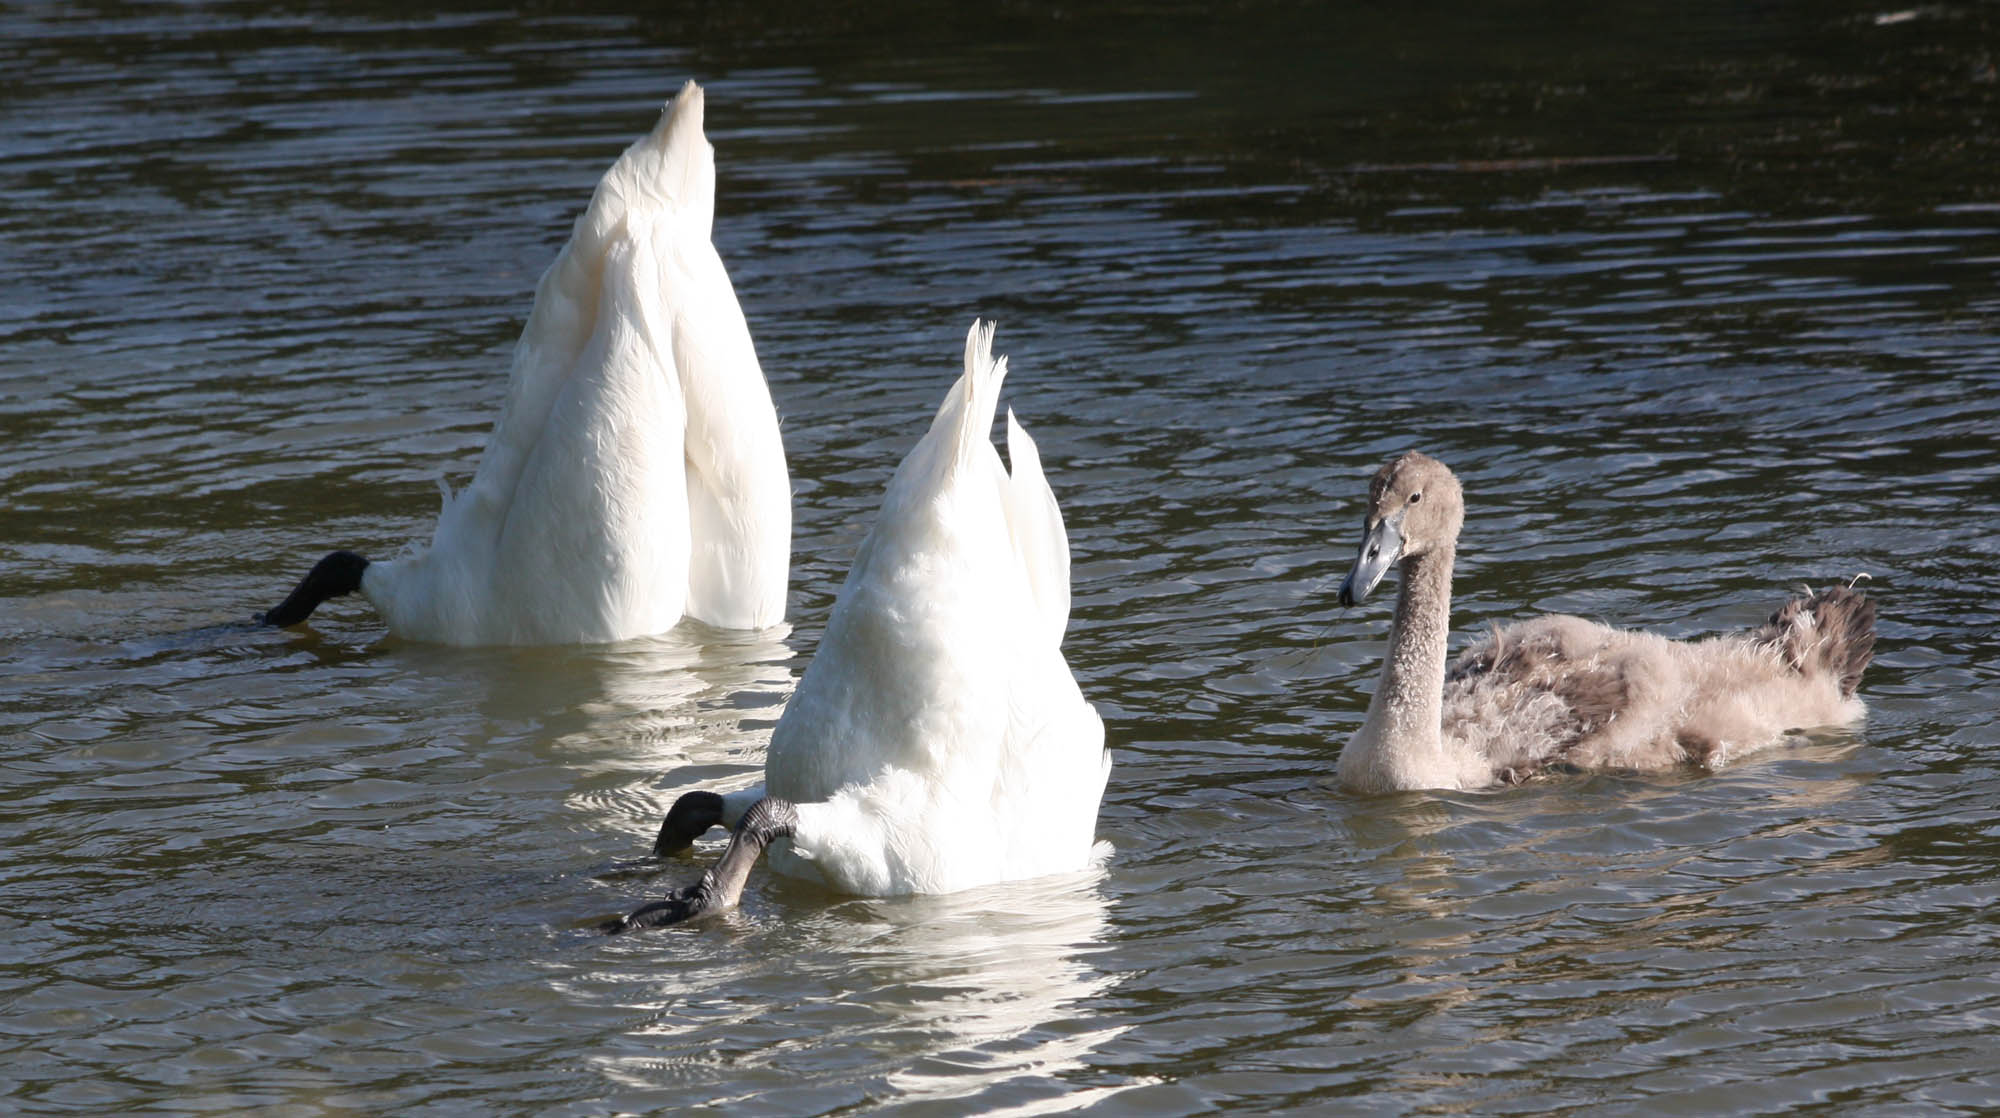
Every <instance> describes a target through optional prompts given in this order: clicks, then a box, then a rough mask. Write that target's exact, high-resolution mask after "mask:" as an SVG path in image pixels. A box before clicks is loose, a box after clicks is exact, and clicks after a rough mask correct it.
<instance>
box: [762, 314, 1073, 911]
mask: <svg viewBox="0 0 2000 1118" xmlns="http://www.w3.org/2000/svg"><path fill="white" fill-rule="evenodd" d="M992 339H993V329H992V327H991V326H990V325H982V324H979V323H974V324H973V328H972V332H971V334H970V336H969V337H968V338H967V343H966V361H965V373H964V375H963V376H962V377H961V378H960V379H959V381H958V383H957V384H955V385H954V386H953V387H952V390H951V391H950V392H949V393H948V394H947V395H946V397H945V402H944V404H943V406H942V407H940V408H939V409H938V413H937V417H936V418H935V419H934V420H933V421H932V424H931V427H930V430H929V432H928V433H927V434H925V435H924V437H923V439H922V441H920V442H919V443H918V444H917V446H916V448H915V449H914V450H912V451H911V452H910V453H909V455H908V456H907V457H905V458H904V459H903V462H902V465H901V466H900V467H899V468H898V469H897V470H896V474H895V477H894V478H893V479H892V480H891V481H890V483H889V488H888V492H887V494H886V495H885V496H884V498H883V501H882V511H881V514H880V516H879V517H878V518H877V520H876V522H875V526H874V528H873V529H872V530H871V531H870V532H869V534H868V537H867V539H866V540H864V541H863V542H862V545H861V548H860V551H859V553H858V554H857V555H856V557H855V560H854V566H853V568H852V570H850V572H849V573H848V576H847V581H846V582H845V584H843V586H842V587H841V590H840V596H839V599H838V601H837V602H836V603H835V605H834V609H833V615H832V617H831V618H829V620H828V622H827V627H826V635H825V636H824V637H823V638H822V639H821V641H820V645H819V650H818V652H817V653H816V654H815V656H814V658H813V661H812V664H811V665H810V666H809V667H808V668H807V670H806V673H805V677H804V678H803V679H802V680H801V681H800V683H799V688H798V691H797V692H796V693H795V694H794V695H793V697H792V700H791V703H790V705H789V706H788V707H787V708H786V710H785V713H784V716H783V718H781V719H780V720H779V723H778V726H777V729H776V730H775V731H774V732H773V734H772V737H771V748H770V755H769V759H768V762H767V765H766V773H765V775H766V784H767V788H768V791H769V792H770V794H772V795H775V796H781V797H784V798H786V799H789V800H791V801H793V803H795V804H796V805H797V806H798V811H799V825H798V827H797V829H796V832H795V833H794V836H793V837H792V839H791V840H789V841H788V842H787V841H781V842H779V843H777V844H776V845H774V846H773V847H772V848H771V860H772V864H773V865H774V866H776V867H777V868H778V869H779V870H780V871H781V872H785V873H790V874H794V875H801V876H807V877H813V878H817V879H818V880H820V881H822V882H824V883H825V884H827V885H829V886H832V887H834V888H838V889H842V890H845V891H848V892H853V893H860V894H870V895H887V894H903V893H945V892H952V891H955V890H959V889H965V888H970V887H972V886H975V885H982V884H987V883H991V882H996V881H1003V880H1010V879H1016V878H1024V877H1034V876H1039V875H1042V874H1048V873H1056V872H1064V871H1071V870H1077V869H1081V868H1083V867H1084V866H1086V865H1087V864H1089V862H1090V860H1091V856H1092V845H1093V835H1094V832H1095V829H1096V820H1097V806H1098V801H1099V800H1100V799H1101V798H1102V796H1103V793H1104V784H1105V779H1106V777H1107V775H1108V774H1109V772H1110V765H1111V759H1110V755H1109V753H1108V752H1106V750H1105V748H1104V726H1103V723H1102V722H1100V721H1099V719H1098V717H1097V712H1096V711H1095V710H1094V709H1092V708H1091V706H1090V704H1089V703H1087V702H1085V701H1084V699H1083V695H1082V692H1081V691H1080V690H1079V689H1078V688H1077V684H1076V680H1075V678H1074V677H1073V676H1072V675H1071V674H1070V670H1069V665H1068V663H1067V662H1066V661H1065V660H1064V659H1063V656H1062V651H1061V649H1060V648H1059V647H1058V645H1059V643H1060V640H1061V636H1062V629H1063V625H1064V622H1065V619H1066V616H1067V612H1068V601H1069V589H1068V568H1069V553H1068V547H1067V544H1066V543H1065V542H1064V535H1063V528H1062V514H1061V512H1060V510H1059V509H1058V508H1057V506H1056V503H1055V497H1054V495H1053V494H1052V493H1051V492H1050V491H1049V488H1048V483H1047V482H1046V481H1045V480H1044V479H1043V478H1042V474H1041V468H1040V461H1039V457H1038V456H1037V455H1036V453H1035V451H1034V447H1033V443H1032V442H1030V441H1029V440H1028V439H1027V435H1026V432H1025V431H1021V430H1020V427H1019V424H1018V423H1013V424H1010V441H1009V445H1010V447H1011V448H1012V449H1013V453H1014V474H1013V476H1012V477H1011V478H1010V477H1009V475H1008V473H1007V471H1006V470H1005V469H1004V468H1003V467H1002V465H1001V462H1000V456H999V454H998V453H997V452H995V450H994V449H993V444H992V442H991V439H990V436H989V431H990V430H991V427H992V424H993V414H994V409H995V405H996V403H997V401H998V399H999V394H1000V384H1001V380H1002V379H1003V378H1004V377H1005V376H1006V369H1007V366H1006V361H1005V360H1004V359H1001V360H995V359H994V358H993V356H992ZM1024 541H1025V542H1024ZM1058 578H1059V579H1060V585H1061V589H1060V592H1059V593H1058V592H1057V591H1056V589H1055V588H1054V587H1055V582H1054V580H1056V579H1058Z"/></svg>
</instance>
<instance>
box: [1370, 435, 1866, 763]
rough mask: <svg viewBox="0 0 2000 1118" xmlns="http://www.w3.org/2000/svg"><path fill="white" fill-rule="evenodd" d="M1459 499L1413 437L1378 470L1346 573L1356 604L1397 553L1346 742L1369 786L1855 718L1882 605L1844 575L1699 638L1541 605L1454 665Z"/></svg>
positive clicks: (1670, 756) (1655, 757)
mask: <svg viewBox="0 0 2000 1118" xmlns="http://www.w3.org/2000/svg"><path fill="white" fill-rule="evenodd" d="M1464 516H1465V502H1464V496H1463V492H1462V490H1461V488H1460V486H1459V482H1458V478H1457V477H1456V476H1454V475H1453V474H1452V472H1451V470H1450V469H1449V468H1447V467H1446V466H1445V464H1444V463H1442V462H1440V461H1438V460H1437V459H1435V458H1432V457H1430V456H1428V455H1424V454H1420V453H1416V452H1411V453H1409V454H1405V455H1402V456H1401V457H1399V458H1397V459H1395V460H1394V461H1391V462H1390V463H1388V464H1387V465H1385V466H1383V467H1382V468H1381V470H1380V471H1378V472H1377V473H1376V475H1375V478H1374V480H1373V482H1372V483H1371V484H1370V486H1369V492H1368V510H1367V514H1366V516H1365V518H1364V525H1363V530H1364V535H1363V539H1362V543H1361V548H1360V552H1359V554H1358V555H1357V556H1356V558H1355V561H1354V567H1353V569H1352V570H1351V571H1350V572H1349V574H1348V576H1347V578H1346V580H1345V581H1344V582H1342V584H1341V587H1340V600H1341V604H1342V605H1353V604H1355V603H1357V602H1359V601H1360V600H1362V599H1363V598H1365V597H1366V596H1367V594H1368V592H1369V591H1370V590H1371V589H1373V588H1374V587H1375V585H1376V584H1377V583H1378V582H1380V581H1381V579H1382V577H1383V576H1384V575H1385V574H1387V573H1388V572H1389V570H1390V569H1391V568H1399V569H1400V572H1401V586H1400V588H1399V590H1398V592H1397V598H1396V616H1395V622H1394V624H1393V626H1392V628H1391V630H1390V635H1389V651H1388V655H1387V656H1386V657H1385V658H1384V662H1383V666H1382V674H1381V677H1380V679H1379V681H1378V682H1377V684H1376V688H1375V694H1374V697H1373V698H1372V699H1371V700H1370V701H1369V704H1368V715H1367V718H1366V720H1365V721H1364V722H1363V723H1362V726H1361V729H1360V730H1358V731H1357V732H1356V733H1355V734H1354V736H1353V738H1352V739H1351V740H1350V741H1349V742H1348V743H1347V746H1346V748H1345V749H1344V750H1342V752H1341V755H1340V762H1339V779H1340V783H1341V784H1342V785H1344V786H1346V787H1348V788H1350V789H1353V790H1355V791H1359V792H1370V793H1374V792H1393V791H1402V790H1412V789H1423V788H1456V789H1470V788H1482V787H1486V786H1489V785H1493V784H1496V783H1513V782H1518V781H1521V780H1524V779H1527V778H1528V777H1530V776H1533V775H1535V774H1536V773H1539V772H1542V771H1544V770H1548V769H1551V768H1561V769H1582V770H1591V769H1638V770H1647V769H1667V768H1672V767H1675V766H1680V765H1688V764H1694V765H1702V766H1707V767H1711V768H1713V767H1717V766H1720V765H1722V764H1723V763H1725V762H1726V761H1727V760H1728V759H1730V758H1731V757H1733V756H1735V755H1736V754H1738V753H1740V752H1743V751H1745V750H1750V749H1755V748H1758V747H1761V746H1764V745H1768V744H1770V743H1772V742H1774V741H1776V740H1778V739H1779V738H1780V737H1781V736H1782V735H1783V734H1784V733H1785V732H1786V731H1788V730H1794V729H1802V728H1808V727H1817V726H1838V725H1846V724H1849V723H1852V722H1855V721H1857V720H1858V719H1860V718H1861V717H1862V715H1863V713H1864V710H1865V708H1864V706H1863V703H1862V701H1861V699H1860V698H1859V697H1858V696H1857V695H1856V694H1855V688H1856V686H1857V685H1858V683H1859V682H1860V678H1861V673H1862V670H1863V669H1864V668H1865V667H1866V666H1867V664H1868V660H1869V657H1870V656H1871V655H1872V651H1873V648H1874V641H1875V630H1874V624H1875V607H1874V604H1873V603H1872V602H1870V601H1869V600H1868V599H1867V598H1866V597H1864V596H1863V595H1861V594H1858V593H1856V592H1854V591H1852V590H1850V589H1847V588H1844V587H1835V588H1833V589H1828V590H1823V591H1820V592H1818V593H1812V594H1808V595H1806V596H1804V597H1799V598H1794V599H1792V600H1791V601H1788V602H1787V603H1785V604H1784V605H1783V606H1781V607H1780V608H1779V609H1778V610H1777V611H1776V612H1775V613H1773V614H1772V615H1771V618H1770V620H1769V621H1768V622H1767V623H1766V624H1764V625H1763V626H1761V627H1760V628H1757V629H1753V630H1749V631H1747V632H1739V633H1727V634H1723V635H1721V636H1716V637H1710V638H1708V639H1705V640H1699V641H1675V640H1669V639H1667V638H1665V637H1661V636H1658V635H1656V634H1652V633H1645V632H1634V631H1628V630H1620V629H1613V628H1610V627H1608V626H1604V625H1599V624H1597V623H1595V622H1591V621H1586V620H1584V619H1583V618H1580V617H1570V616H1564V615H1557V614H1551V615H1544V616H1541V617H1537V618H1533V619H1530V620H1528V621H1523V622H1520V623H1517V624H1514V625H1510V626H1506V627H1503V628H1501V629H1498V630H1496V631H1495V632H1494V634H1493V635H1492V636H1491V637H1490V638H1489V639H1487V640H1484V641H1481V642H1479V643H1477V644H1475V645H1474V646H1472V647H1471V648H1468V649H1466V650H1465V652H1463V653H1462V654H1461V655H1460V656H1459V657H1458V660H1457V661H1456V662H1455V663H1453V664H1451V665H1450V666H1449V667H1447V664H1446V638H1447V636H1448V634H1449V630H1450V611H1451V576H1452V564H1453V560H1454V557H1455V554H1456V551H1457V546H1458V535H1459V529H1460V527H1461V526H1462V524H1463V522H1464Z"/></svg>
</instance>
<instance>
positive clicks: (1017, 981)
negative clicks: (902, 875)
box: [578, 870, 1125, 1109]
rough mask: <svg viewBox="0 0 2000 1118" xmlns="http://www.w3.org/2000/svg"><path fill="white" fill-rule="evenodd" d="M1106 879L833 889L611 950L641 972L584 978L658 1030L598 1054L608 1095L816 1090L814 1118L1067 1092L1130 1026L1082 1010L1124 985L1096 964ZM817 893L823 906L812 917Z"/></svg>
mask: <svg viewBox="0 0 2000 1118" xmlns="http://www.w3.org/2000/svg"><path fill="white" fill-rule="evenodd" d="M1102 885H1103V873H1102V871H1101V870H1092V871H1090V872H1088V873H1083V874H1077V875H1071V876H1068V877H1058V878H1050V879H1044V880H1039V881H1034V882H1016V883H1009V884H1004V885H997V886H991V887H988V888H983V889H977V890H972V891H969V892H965V893H960V894H954V895H952V896H948V897H915V898H895V899H882V900H847V901H844V902H839V903H835V904H833V905H831V906H830V907H824V906H826V905H827V902H828V900H829V899H830V898H828V897H827V895H825V894H823V893H819V892H818V891H817V890H811V889H809V888H800V889H797V890H793V891H792V892H794V893H795V894H798V895H794V896H788V897H782V898H775V899H774V901H773V911H771V912H770V913H768V914H762V915H756V914H745V913H737V914H734V915H733V916H726V917H724V918H722V919H721V920H719V921H716V922H711V924H710V925H709V926H707V927H704V928H702V929H701V930H699V931H692V932H691V931H688V930H685V929H683V930H679V931H666V932H660V933H657V934H654V935H649V936H637V937H630V940H629V944H632V945H639V948H640V949H638V950H621V951H620V952H619V954H621V955H624V956H636V958H635V962H634V969H632V970H629V971H618V972H610V973H605V974H601V975H599V976H597V978H596V980H595V983H594V985H597V984H609V985H610V986H611V987H612V988H614V989H616V990H618V991H620V994H619V996H621V997H625V998H636V999H637V1000H636V1002H634V1003H633V1004H634V1005H635V1007H636V1008H640V1009H643V1010H644V1011H645V1012H646V1013H647V1014H648V1016H649V1018H650V1019H651V1023H650V1024H649V1025H648V1026H646V1027H645V1028H643V1029H639V1030H636V1031H635V1032H634V1034H633V1035H632V1036H631V1037H630V1038H629V1039H628V1040H625V1041H621V1042H620V1043H618V1044H617V1045H616V1049H617V1053H616V1054H613V1055H605V1056H600V1057H597V1058H596V1063H597V1064H598V1066H600V1067H601V1068H602V1069H603V1070H604V1072H605V1074H606V1076H607V1078H609V1079H610V1080H611V1081H613V1082H615V1083H617V1084H618V1085H619V1086H620V1087H621V1088H622V1089H623V1090H624V1091H625V1092H626V1093H625V1094H622V1095H616V1096H613V1097H612V1098H611V1099H608V1100H606V1101H607V1103H609V1104H610V1105H614V1106H619V1105H636V1104H638V1103H640V1102H641V1101H644V1100H651V1101H652V1102H653V1103H654V1104H657V1102H658V1101H659V1100H661V1099H664V1098H668V1097H673V1095H671V1094H666V1093H664V1092H676V1093H678V1097H679V1099H680V1101H681V1102H682V1103H683V1104H685V1103H691V1102H694V1101H700V1102H703V1103H707V1104H709V1105H716V1106H732V1105H749V1104H752V1103H758V1104H761V1105H766V1106H780V1107H782V1106H785V1105H787V1104H786V1101H785V1100H786V1099H787V1098H796V1099H797V1100H801V1101H803V1100H805V1099H809V1098H810V1099H816V1100H819V1101H818V1102H817V1103H816V1104H814V1105H813V1106H811V1107H809V1108H810V1109H822V1108H824V1107H825V1106H827V1105H829V1104H830V1103H832V1102H833V1100H837V1099H840V1098H843V1097H849V1096H859V1097H882V1095H883V1093H884V1092H887V1095H888V1097H894V1098H898V1099H902V1100H905V1101H909V1102H933V1103H943V1102H953V1103H954V1105H955V1106H966V1107H978V1108H982V1109H983V1108H984V1106H985V1105H990V1100H991V1098H995V1097H1004V1098H1013V1099H1015V1100H1016V1101H1018V1100H1019V1099H1020V1098H1023V1097H1034V1096H1036V1095H1047V1096H1048V1097H1050V1098H1055V1097H1060V1096H1061V1095H1062V1094H1063V1091H1062V1089H1061V1088H1060V1087H1059V1086H1057V1085H1056V1084H1057V1083H1058V1082H1059V1080H1058V1078H1057V1077H1059V1076H1060V1075H1061V1074H1062V1073H1063V1072H1065V1071H1066V1070H1069V1069H1071V1068H1074V1067H1077V1066H1079V1065H1080V1064H1081V1062H1082V1061H1083V1060H1084V1058H1085V1057H1086V1056H1087V1055H1088V1054H1089V1053H1091V1052H1092V1051H1095V1050H1097V1049H1098V1048H1100V1047H1101V1046H1102V1045H1104V1044H1106V1043H1110V1042H1112V1041H1114V1040H1115V1039H1116V1038H1117V1037H1119V1036H1120V1035H1122V1034H1123V1032H1124V1031H1125V1027H1124V1026H1121V1025H1117V1024H1107V1023H1105V1022H1102V1021H1097V1020H1093V1019H1092V1018H1091V1015H1090V1014H1088V1013H1087V1012H1086V1011H1085V1010H1084V1008H1083V1007H1084V1006H1085V1005H1086V1004H1087V1002H1088V1000H1089V999H1090V998H1092V997H1096V996H1099V995H1102V994H1104V993H1106V992H1107V991H1109V990H1110V989H1111V988H1112V987H1113V986H1114V985H1115V984H1116V982H1117V981H1118V976H1117V975H1116V974H1115V973H1114V972H1112V971H1109V970H1107V969H1105V968H1104V967H1103V965H1102V962H1101V956H1102V954H1103V952H1104V950H1105V948H1106V943H1105V935H1106V932H1107V928H1108V924H1107V915H1106V912H1107V901H1106V900H1105V898H1104V896H1103V894H1102ZM815 900H817V906H818V907H820V911H818V912H813V911H811V910H810V909H808V908H806V907H805V906H807V905H810V904H813V903H814V901H815ZM747 907H753V908H754V907H756V902H755V901H754V900H753V901H752V902H751V903H750V905H749V906H747ZM717 937H721V938H722V939H723V940H724V941H725V943H726V946H724V947H718V945H717V944H716V943H715V942H714V941H715V939H716V938H717ZM662 943H664V944H667V945H670V946H674V948H675V950H674V951H673V954H674V955H675V956H676V957H677V959H678V961H677V962H675V963H674V964H672V966H671V967H670V968H669V969H670V971H671V973H670V974H668V975H665V976H648V975H647V973H646V971H648V970H651V969H656V968H659V967H661V966H662V963H661V960H660V956H659V952H658V950H655V949H653V948H657V947H659V946H660V945H661V944H662ZM649 945H650V946H649ZM619 946H620V948H626V947H627V943H623V942H621V943H620V945H619ZM745 954H747V955H748V956H749V957H751V958H764V959H766V960H767V962H766V963H764V964H762V965H759V966H757V967H756V971H757V973H756V974H755V975H753V976H750V977H749V978H748V979H747V981H746V980H745V976H743V975H742V974H741V973H740V970H739V969H738V968H740V967H741V965H742V964H741V960H740V956H742V955H745ZM721 955H727V956H728V957H731V958H735V959H737V961H736V962H734V963H731V964H730V966H731V968H732V969H731V972H730V973H731V975H732V977H731V978H730V980H729V983H730V986H731V988H732V993H731V994H730V995H728V996H727V997H719V996H718V994H717V990H716V988H715V986H714V985H713V981H714V979H716V978H717V977H719V975H718V974H717V973H715V971H714V966H715V965H716V960H717V958H718V956H721ZM578 992H579V993H585V992H584V991H578ZM590 996H602V995H601V994H592V995H590ZM780 1017H782V1018H784V1019H787V1020H790V1021H793V1022H796V1023H798V1024H805V1023H808V1022H809V1023H810V1026H809V1031H810V1036H809V1039H808V1038H807V1037H805V1036H800V1035H798V1034H797V1033H795V1032H794V1026H793V1025H785V1026H777V1025H776V1024H775V1022H776V1021H777V1020H778V1019H779V1018H780ZM911 1052H921V1055H919V1056H916V1057H915V1058H911V1057H910V1056H909V1055H907V1054H908V1053H911ZM1037 1083H1039V1084H1042V1086H1040V1087H1036V1086H1034V1084H1037ZM1003 1087H1004V1088H1007V1091H1006V1094H1005V1095H1002V1096H993V1095H992V1092H995V1091H997V1090H999V1089H1001V1088H1003ZM981 1099H988V1100H989V1102H988V1103H985V1104H982V1103H981V1102H980V1101H979V1100H981Z"/></svg>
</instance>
